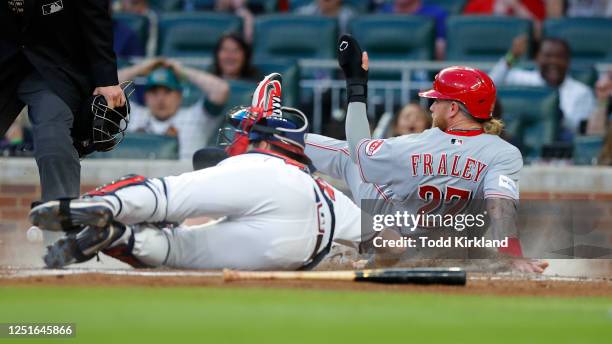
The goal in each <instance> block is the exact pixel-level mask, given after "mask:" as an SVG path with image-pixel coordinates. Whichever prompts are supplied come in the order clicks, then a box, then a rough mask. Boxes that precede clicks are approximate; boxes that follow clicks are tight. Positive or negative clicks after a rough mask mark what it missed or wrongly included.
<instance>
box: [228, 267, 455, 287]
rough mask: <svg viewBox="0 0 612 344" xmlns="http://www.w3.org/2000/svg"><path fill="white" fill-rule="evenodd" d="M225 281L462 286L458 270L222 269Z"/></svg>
mask: <svg viewBox="0 0 612 344" xmlns="http://www.w3.org/2000/svg"><path fill="white" fill-rule="evenodd" d="M223 280H224V281H226V282H230V281H240V280H305V281H315V280H318V281H356V282H376V283H387V284H444V285H465V282H466V274H465V271H464V270H463V269H460V268H414V269H403V268H399V269H373V270H356V271H238V270H228V269H225V270H223Z"/></svg>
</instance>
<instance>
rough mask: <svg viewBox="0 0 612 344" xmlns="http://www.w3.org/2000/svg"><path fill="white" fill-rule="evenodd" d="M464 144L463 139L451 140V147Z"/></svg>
mask: <svg viewBox="0 0 612 344" xmlns="http://www.w3.org/2000/svg"><path fill="white" fill-rule="evenodd" d="M462 144H463V140H462V139H451V145H456V146H461V145H462Z"/></svg>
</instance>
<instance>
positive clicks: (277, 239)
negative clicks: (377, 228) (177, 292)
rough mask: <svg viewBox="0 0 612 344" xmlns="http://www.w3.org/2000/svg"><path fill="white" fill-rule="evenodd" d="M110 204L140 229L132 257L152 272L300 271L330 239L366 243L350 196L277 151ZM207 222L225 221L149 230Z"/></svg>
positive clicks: (155, 185)
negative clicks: (169, 269) (159, 268)
mask: <svg viewBox="0 0 612 344" xmlns="http://www.w3.org/2000/svg"><path fill="white" fill-rule="evenodd" d="M103 199H104V200H106V201H107V202H109V203H110V204H112V208H113V213H114V215H115V219H116V220H117V221H120V222H122V223H124V224H128V225H129V224H134V225H133V226H131V228H132V230H133V231H134V248H133V251H132V254H133V255H134V256H135V257H136V258H137V259H138V260H140V261H141V262H143V263H145V264H147V265H151V266H162V265H165V266H169V267H176V268H198V269H218V268H235V269H249V270H257V269H296V268H300V267H302V266H304V265H306V264H308V263H309V262H311V261H312V260H313V257H314V256H315V255H316V254H318V253H321V252H323V251H324V250H325V248H326V247H327V245H328V243H329V242H330V240H334V241H341V242H344V243H347V242H353V243H355V242H356V243H358V242H359V241H360V238H361V232H360V210H359V208H358V207H357V206H356V205H355V204H353V203H352V202H351V200H350V199H349V198H348V197H346V196H345V195H344V194H342V193H341V192H340V191H338V190H336V189H335V188H333V187H332V186H330V185H329V184H327V183H325V182H324V181H322V180H319V179H318V178H316V177H313V176H312V175H310V174H309V172H308V171H307V168H306V167H304V166H302V165H300V164H299V163H296V162H295V161H293V160H287V159H283V158H282V157H281V156H277V155H274V153H270V152H263V151H260V152H255V153H247V154H242V155H238V156H235V157H231V158H228V159H225V160H224V161H222V162H221V163H219V164H218V165H217V166H215V167H211V168H207V169H203V170H199V171H195V172H190V173H185V174H183V175H179V176H173V177H165V178H160V179H149V180H147V181H146V183H144V184H141V185H133V186H129V187H125V188H122V189H119V190H118V191H116V192H115V193H114V194H112V195H107V196H103ZM200 216H208V217H211V218H216V219H218V220H217V221H214V222H212V223H210V224H206V225H202V226H195V227H187V226H178V227H174V228H171V227H168V228H161V229H160V227H159V226H156V225H152V224H150V223H156V222H175V223H181V222H183V221H184V220H185V219H188V218H194V217H200ZM332 233H333V237H330V236H331V235H332ZM123 240H124V241H125V240H127V239H123ZM120 241H121V240H120Z"/></svg>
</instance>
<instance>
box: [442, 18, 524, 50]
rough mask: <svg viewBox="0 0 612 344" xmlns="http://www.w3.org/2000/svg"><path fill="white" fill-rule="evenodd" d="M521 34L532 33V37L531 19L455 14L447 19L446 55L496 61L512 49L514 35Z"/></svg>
mask: <svg viewBox="0 0 612 344" xmlns="http://www.w3.org/2000/svg"><path fill="white" fill-rule="evenodd" d="M521 34H526V35H528V37H529V40H530V41H531V22H530V21H529V20H527V19H519V18H514V17H492V16H451V17H449V18H448V19H447V21H446V42H447V43H446V44H447V46H446V59H447V60H449V61H495V60H498V59H500V58H501V57H502V56H504V55H505V54H506V53H507V52H508V50H509V49H510V47H511V46H512V39H513V38H514V37H516V36H518V35H521ZM528 46H531V44H529V45H528ZM527 55H529V52H528V54H527Z"/></svg>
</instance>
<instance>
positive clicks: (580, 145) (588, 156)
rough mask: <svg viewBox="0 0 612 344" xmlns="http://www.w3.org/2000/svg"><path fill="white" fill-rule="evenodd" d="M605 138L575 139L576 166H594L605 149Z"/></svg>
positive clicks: (582, 137) (581, 137) (577, 137)
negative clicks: (603, 148)
mask: <svg viewBox="0 0 612 344" xmlns="http://www.w3.org/2000/svg"><path fill="white" fill-rule="evenodd" d="M603 143H604V137H603V136H576V137H574V163H575V164H576V165H593V164H594V163H595V162H596V161H597V157H598V156H599V153H600V152H601V149H602V147H603Z"/></svg>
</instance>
